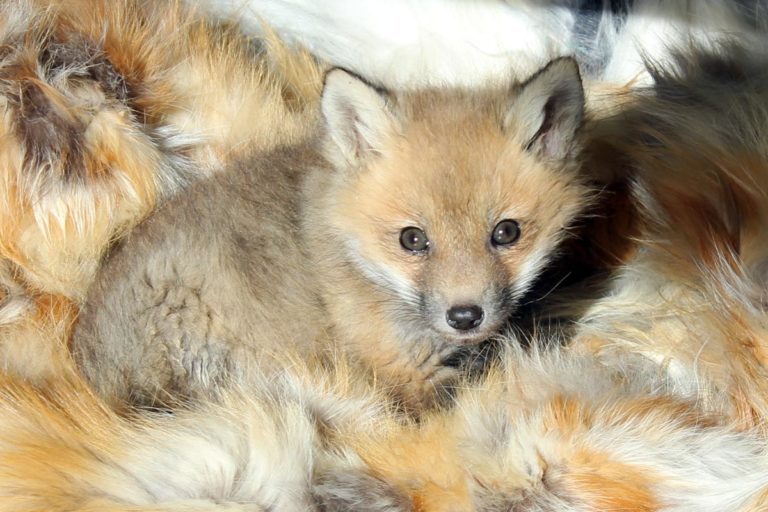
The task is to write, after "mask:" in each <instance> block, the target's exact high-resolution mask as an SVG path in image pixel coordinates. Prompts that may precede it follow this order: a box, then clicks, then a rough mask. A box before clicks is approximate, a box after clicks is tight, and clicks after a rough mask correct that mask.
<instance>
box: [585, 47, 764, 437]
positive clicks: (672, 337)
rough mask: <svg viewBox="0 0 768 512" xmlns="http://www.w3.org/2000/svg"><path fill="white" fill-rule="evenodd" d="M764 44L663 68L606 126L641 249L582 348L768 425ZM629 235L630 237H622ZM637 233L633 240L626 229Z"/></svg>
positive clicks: (597, 308) (707, 53) (745, 421)
mask: <svg viewBox="0 0 768 512" xmlns="http://www.w3.org/2000/svg"><path fill="white" fill-rule="evenodd" d="M765 55H766V53H765V48H763V49H761V50H760V51H753V50H748V49H744V48H743V47H741V46H737V45H723V46H721V47H720V48H718V49H715V50H714V51H711V50H691V51H688V52H685V53H681V54H678V55H677V58H676V61H675V62H674V65H673V66H658V65H653V64H651V65H650V66H649V72H650V73H651V75H652V76H653V79H654V82H655V85H654V86H653V87H651V88H648V89H644V90H638V91H637V92H636V93H634V94H633V96H632V103H631V105H628V106H627V107H626V108H625V109H624V110H623V111H622V113H621V114H619V117H618V118H617V119H616V120H615V121H616V122H617V123H618V125H614V127H615V128H618V127H620V130H619V131H615V130H612V129H611V128H610V126H611V125H612V124H613V123H612V122H611V121H608V122H607V123H606V129H608V130H609V131H610V132H611V133H612V134H611V136H610V139H611V140H612V141H613V143H615V145H616V147H618V149H619V151H620V153H621V154H622V155H624V158H625V161H624V163H625V165H626V166H627V169H628V175H627V180H628V183H629V188H630V196H631V203H632V205H633V206H632V208H633V210H634V212H635V214H634V216H635V218H636V220H637V222H638V225H637V226H636V232H634V233H630V235H631V237H632V239H633V244H632V245H633V249H632V250H633V253H632V255H631V256H629V257H627V258H626V259H625V261H624V263H623V264H622V265H621V266H620V267H619V269H618V270H617V272H616V273H615V275H614V276H613V278H612V279H611V281H610V282H609V283H608V287H607V289H606V290H605V292H604V294H603V296H602V297H601V298H600V299H598V300H597V301H596V302H594V303H592V304H591V305H589V306H588V307H587V309H586V313H585V314H584V315H583V317H582V318H581V319H580V321H579V326H578V328H577V334H576V336H575V339H574V340H573V341H572V346H573V348H574V350H587V351H588V352H590V353H592V354H594V355H596V356H597V357H598V358H599V359H601V360H602V361H604V362H605V364H608V365H611V366H616V367H624V366H631V365H638V366H647V371H648V377H647V378H649V379H652V378H653V377H654V375H658V374H660V373H664V374H666V375H669V376H671V377H672V378H673V380H674V381H675V383H676V387H677V388H678V389H679V391H680V393H682V394H693V395H695V396H696V397H697V400H698V401H699V403H700V405H701V406H703V407H707V406H708V405H709V404H710V403H711V402H715V403H717V404H722V403H723V401H725V403H726V404H727V407H726V409H725V410H724V411H722V412H723V413H725V414H727V415H729V416H731V417H732V418H733V419H734V420H735V421H737V422H739V423H740V424H742V425H743V426H745V427H752V426H759V427H761V428H765V425H766V423H765V421H766V418H768V366H766V365H767V364H768V357H767V356H768V337H767V334H768V333H767V332H766V327H767V326H768V316H766V302H765V297H766V292H765V290H766V286H767V285H768V280H767V278H768V275H767V274H766V268H768V253H767V252H766V247H768V243H767V242H768V239H767V238H766V236H767V235H766V233H767V232H768V231H767V230H766V228H768V209H766V204H768V202H767V201H766V199H768V139H766V136H765V128H766V126H768V110H766V108H765V105H766V100H768V75H767V74H766V72H765V69H766V60H765ZM616 235H617V236H621V235H622V233H616ZM624 235H625V236H626V235H627V233H624Z"/></svg>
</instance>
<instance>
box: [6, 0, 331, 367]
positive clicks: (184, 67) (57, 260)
mask: <svg viewBox="0 0 768 512" xmlns="http://www.w3.org/2000/svg"><path fill="white" fill-rule="evenodd" d="M0 44H1V45H2V51H0V113H2V116H1V117H0V162H2V169H3V171H2V176H1V177H0V260H2V261H1V262H0V265H2V268H3V274H2V276H0V279H2V281H0V301H2V302H0V311H2V312H0V335H1V336H2V339H0V347H3V348H2V350H3V353H4V356H5V357H4V364H3V366H4V367H6V368H8V369H11V370H16V371H20V372H29V373H32V374H34V373H38V371H42V372H43V373H45V371H46V370H45V368H44V367H45V365H44V364H40V363H31V362H30V358H29V357H27V354H29V353H30V352H32V353H34V350H33V349H31V348H29V347H22V349H21V350H15V349H14V350H5V348H6V346H7V345H14V346H16V347H21V346H22V345H25V344H26V342H21V341H20V340H21V339H23V338H30V337H34V336H35V335H36V334H35V333H34V330H35V329H34V325H32V324H35V323H36V321H35V320H31V319H32V318H38V319H42V320H43V321H44V322H43V323H46V324H47V323H50V324H52V325H56V327H55V329H54V331H55V333H56V334H55V337H57V338H59V339H65V338H66V335H67V332H68V326H69V325H70V324H71V321H72V318H73V316H72V313H75V312H76V307H69V306H67V304H69V303H71V304H72V305H74V306H76V305H77V304H78V303H79V301H80V300H81V299H82V297H83V294H84V292H85V290H86V289H87V287H88V285H89V283H90V282H91V280H92V278H93V275H94V272H95V271H96V268H97V267H98V263H99V259H100V257H101V255H102V254H103V252H104V251H105V249H107V247H108V246H109V245H110V243H111V242H112V241H114V240H115V239H116V238H118V237H120V236H121V235H122V234H124V233H125V232H126V231H127V230H129V229H130V228H131V227H133V226H134V225H135V224H136V223H137V222H138V221H139V220H141V219H142V218H143V217H144V216H146V214H147V213H149V212H150V211H151V210H152V209H153V208H154V206H155V205H156V204H157V202H158V201H160V200H161V199H162V198H164V197H168V196H169V195H171V194H174V193H176V192H178V191H179V190H181V189H182V188H183V187H184V186H185V185H186V184H187V183H190V182H192V181H194V180H196V179H197V178H199V177H201V176H205V175H208V174H210V173H211V172H213V169H216V168H218V167H219V166H220V165H221V164H222V163H224V162H226V161H228V160H229V159H231V158H233V157H234V156H236V155H237V154H239V153H240V152H241V151H242V150H243V149H244V148H248V150H249V151H250V150H252V149H253V148H254V147H255V148H269V147H273V146H276V145H279V144H283V143H288V142H291V141H295V140H298V139H300V138H301V137H303V136H304V132H305V130H306V129H307V126H309V123H308V122H307V120H308V119H311V118H313V117H314V116H315V115H316V114H315V110H316V109H315V105H316V102H317V101H316V100H317V95H318V94H319V88H320V85H321V73H320V68H319V66H318V65H316V64H315V62H314V61H313V59H312V58H311V57H309V56H308V55H306V54H303V53H300V52H292V51H288V50H287V49H286V48H284V47H282V46H281V45H280V43H279V42H278V41H277V39H275V38H274V37H271V36H267V38H266V39H265V40H264V41H256V42H254V41H250V40H247V39H245V38H244V37H242V36H241V35H240V34H239V33H238V32H237V31H236V30H234V29H232V28H227V27H225V26H222V25H215V24H212V23H210V22H208V21H206V20H205V19H198V17H197V16H196V14H195V12H194V11H190V10H187V9H185V8H183V7H182V6H180V5H178V4H177V3H174V2H167V3H166V2H160V3H155V4H153V3H147V2H140V1H133V0H129V1H125V2H123V1H121V2H117V3H115V2H109V1H74V2H70V1H65V2H57V1H47V0H40V1H35V0H11V1H8V2H3V3H2V5H0ZM21 303H24V308H25V311H26V312H25V313H24V314H21V313H20V310H19V306H18V304H21ZM30 322H31V323H30ZM25 323H27V324H30V325H28V327H30V328H32V331H29V330H28V329H27V328H25V327H24V325H23V324H25ZM42 328H43V330H47V327H42ZM6 333H7V334H6ZM33 345H34V344H33ZM45 352H50V350H46V351H45ZM16 356H19V357H18V358H17V357H16ZM56 364H58V363H56ZM56 364H54V366H56Z"/></svg>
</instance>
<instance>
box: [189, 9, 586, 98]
mask: <svg viewBox="0 0 768 512" xmlns="http://www.w3.org/2000/svg"><path fill="white" fill-rule="evenodd" d="M576 3H577V2H575V1H574V2H538V1H532V0H511V1H509V2H501V1H497V0H493V1H490V2H488V1H479V0H459V1H457V2H450V4H447V3H446V2H444V1H441V0H426V1H425V0H396V1H389V2H381V1H377V0H363V1H356V2H351V3H350V2H345V1H344V0H331V1H324V2H313V1H312V0H300V1H298V2H280V1H272V0H268V1H255V0H254V1H251V0H207V1H206V2H204V3H203V4H202V5H203V6H204V7H207V8H208V9H209V10H210V11H211V12H213V13H214V14H216V15H217V16H219V17H222V18H224V19H231V20H236V21H238V22H240V25H241V27H242V28H243V29H244V31H245V32H246V33H249V34H259V33H260V32H261V30H260V23H259V20H260V19H261V20H265V21H266V22H267V23H269V24H270V26H272V27H274V29H275V30H276V31H277V32H278V33H279V34H280V35H281V36H282V37H283V38H285V39H286V40H287V41H290V42H294V43H298V44H300V45H302V46H305V47H306V48H308V49H309V50H310V51H312V52H313V53H314V54H316V55H318V56H320V57H321V58H322V59H324V60H326V61H328V62H331V63H332V64H334V65H337V66H341V67H344V68H347V69H351V70H353V71H355V72H357V73H359V74H360V75H362V76H364V77H366V78H367V79H369V80H372V81H374V82H377V83H382V84H385V85H386V86H388V87H393V88H398V89H403V88H412V87H424V86H428V85H431V86H444V85H454V86H455V85H459V86H468V85H481V86H482V85H487V84H488V83H489V82H493V81H500V82H507V81H509V80H510V79H512V78H518V79H520V78H524V77H526V76H529V75H530V74H532V73H533V72H534V71H536V70H537V69H539V68H540V67H541V66H543V65H544V64H546V63H547V62H548V61H550V60H552V59H553V58H555V57H559V56H563V55H567V54H569V53H571V52H569V43H570V40H569V37H568V34H570V33H571V32H572V30H573V25H574V23H575V19H576V13H575V11H573V10H571V9H568V8H567V6H568V4H571V5H575V4H576Z"/></svg>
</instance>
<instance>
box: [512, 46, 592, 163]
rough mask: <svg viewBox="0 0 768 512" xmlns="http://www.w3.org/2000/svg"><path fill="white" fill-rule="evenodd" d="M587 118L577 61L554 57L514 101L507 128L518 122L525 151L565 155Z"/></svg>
mask: <svg viewBox="0 0 768 512" xmlns="http://www.w3.org/2000/svg"><path fill="white" fill-rule="evenodd" d="M583 118H584V89H583V87H582V84H581V75H580V74H579V66H578V64H576V61H575V60H573V59H572V58H570V57H564V58H560V59H555V60H553V61H552V62H550V63H549V64H547V65H546V66H545V67H544V68H542V69H541V70H540V71H539V72H538V73H536V74H535V75H533V76H532V77H531V78H530V79H529V80H528V81H527V82H526V83H524V84H523V85H522V88H521V90H520V92H519V94H518V96H517V97H516V98H515V99H514V100H513V102H512V106H511V107H510V109H509V110H508V111H507V114H506V117H505V119H504V128H505V129H509V128H511V126H513V125H515V126H516V127H517V134H518V137H519V140H520V141H521V142H522V143H523V144H524V146H525V148H526V150H528V151H532V152H535V153H537V154H540V155H542V156H545V157H547V158H564V157H565V156H566V155H568V153H569V151H570V150H571V148H572V146H573V142H574V139H575V137H574V136H575V134H576V131H577V130H578V129H579V127H580V126H581V123H582V120H583Z"/></svg>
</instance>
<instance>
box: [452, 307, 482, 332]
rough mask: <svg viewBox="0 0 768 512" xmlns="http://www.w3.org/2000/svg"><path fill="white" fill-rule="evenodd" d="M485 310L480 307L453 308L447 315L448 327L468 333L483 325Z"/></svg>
mask: <svg viewBox="0 0 768 512" xmlns="http://www.w3.org/2000/svg"><path fill="white" fill-rule="evenodd" d="M483 316H485V313H483V308H481V307H480V306H475V305H472V306H453V307H452V308H451V309H449V310H448V312H447V313H446V314H445V318H446V321H447V322H448V325H450V326H451V327H453V328H454V329H458V330H460V331H467V330H469V329H472V328H473V327H477V326H478V325H480V324H481V323H483Z"/></svg>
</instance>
